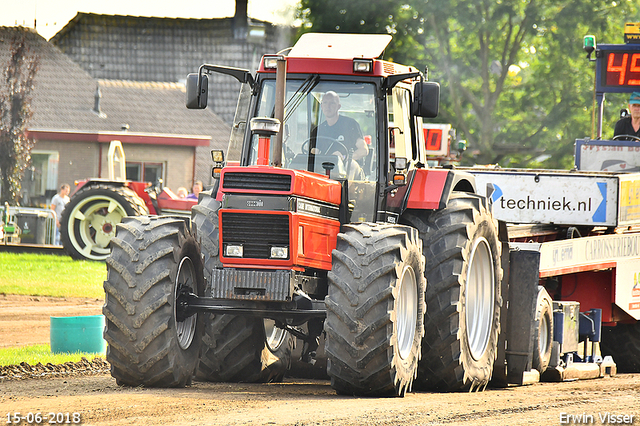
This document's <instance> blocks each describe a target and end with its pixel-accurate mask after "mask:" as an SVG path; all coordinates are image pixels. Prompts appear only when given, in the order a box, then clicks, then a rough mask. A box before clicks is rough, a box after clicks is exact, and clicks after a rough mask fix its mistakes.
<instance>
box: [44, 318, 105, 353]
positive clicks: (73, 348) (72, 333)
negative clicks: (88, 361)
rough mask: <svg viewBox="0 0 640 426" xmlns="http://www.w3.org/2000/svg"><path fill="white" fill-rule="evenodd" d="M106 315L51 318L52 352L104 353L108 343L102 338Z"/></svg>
mask: <svg viewBox="0 0 640 426" xmlns="http://www.w3.org/2000/svg"><path fill="white" fill-rule="evenodd" d="M103 330H104V315H88V316H79V317H51V330H50V341H51V352H53V353H54V354H58V353H74V352H89V353H104V352H106V350H107V342H106V341H105V340H104V338H103V337H102V332H103Z"/></svg>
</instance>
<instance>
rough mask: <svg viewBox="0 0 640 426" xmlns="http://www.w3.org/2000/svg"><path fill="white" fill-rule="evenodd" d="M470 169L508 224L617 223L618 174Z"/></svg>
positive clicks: (500, 218)
mask: <svg viewBox="0 0 640 426" xmlns="http://www.w3.org/2000/svg"><path fill="white" fill-rule="evenodd" d="M471 172H472V173H473V174H474V175H475V177H476V187H477V190H478V192H479V193H480V194H482V195H485V196H488V195H490V197H491V200H492V201H493V213H494V215H495V216H496V217H497V218H498V219H499V220H502V221H505V222H508V223H546V224H551V223H553V224H557V225H593V226H616V216H617V213H618V211H617V198H618V180H617V177H615V176H606V175H577V174H569V173H564V174H553V173H545V172H540V173H537V172H525V171H484V170H473V171H471ZM488 185H489V186H488ZM492 190H493V192H492V193H491V194H488V192H491V191H492Z"/></svg>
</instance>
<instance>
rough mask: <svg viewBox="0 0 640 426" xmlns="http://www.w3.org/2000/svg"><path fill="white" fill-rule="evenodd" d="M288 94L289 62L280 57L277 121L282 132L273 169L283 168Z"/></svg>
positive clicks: (278, 63)
mask: <svg viewBox="0 0 640 426" xmlns="http://www.w3.org/2000/svg"><path fill="white" fill-rule="evenodd" d="M286 93H287V60H286V59H285V57H284V56H279V57H278V61H277V63H276V99H275V101H276V104H275V119H276V120H278V121H279V122H280V123H281V126H280V131H279V132H278V133H277V134H276V140H275V143H274V145H273V150H272V151H271V152H272V153H273V157H272V159H271V165H272V166H273V167H282V135H283V133H284V132H283V129H282V125H284V101H285V94H286Z"/></svg>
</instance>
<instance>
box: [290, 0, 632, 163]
mask: <svg viewBox="0 0 640 426" xmlns="http://www.w3.org/2000/svg"><path fill="white" fill-rule="evenodd" d="M344 3H347V2H344ZM354 3H358V8H357V9H355V10H353V8H351V9H344V8H343V9H338V10H330V9H328V8H325V7H323V5H324V2H323V1H322V0H302V8H301V10H302V11H303V12H304V13H301V14H300V17H301V18H302V20H303V26H302V31H331V32H335V31H340V32H365V30H366V29H365V26H364V25H362V24H361V23H359V22H358V20H357V19H355V18H354V17H352V18H350V19H347V18H346V17H342V16H341V13H343V12H344V14H347V13H353V14H355V15H357V14H365V15H368V14H369V12H368V11H369V10H376V14H377V16H378V17H379V18H378V21H379V22H384V23H385V25H384V30H385V31H387V32H388V33H391V34H393V35H394V40H393V42H392V45H391V46H390V48H389V49H388V50H387V52H386V54H385V56H386V58H388V59H392V60H395V61H397V62H401V63H406V64H409V65H419V64H424V65H428V67H429V70H430V79H431V80H435V81H438V82H440V84H441V85H442V102H441V115H440V117H439V118H438V121H440V122H442V121H445V122H449V123H451V124H452V125H453V126H454V127H455V128H457V129H458V132H459V135H460V136H461V137H462V138H465V139H467V140H468V142H469V148H470V149H469V151H468V152H467V153H466V154H465V157H466V161H467V162H470V163H482V164H486V163H498V162H499V163H501V165H503V166H507V165H508V166H542V165H544V166H546V167H571V165H572V154H573V144H574V140H575V139H576V138H581V137H587V136H590V135H591V125H590V124H589V120H590V119H591V114H590V108H591V105H592V97H593V75H594V69H593V65H592V64H590V63H589V62H588V61H587V60H586V59H585V56H586V55H585V54H584V53H583V52H582V50H581V43H582V37H583V36H584V35H586V34H596V35H597V36H598V38H599V39H600V40H604V41H606V42H608V43H615V42H619V41H614V39H615V40H620V38H621V37H622V34H623V31H622V27H623V25H624V22H629V21H634V16H635V20H640V16H639V15H638V14H639V9H638V6H637V5H636V4H635V3H634V2H631V1H627V0H623V1H621V2H613V1H611V0H524V1H522V0H476V1H468V0H467V1H465V0H429V1H424V0H407V1H406V3H404V4H399V5H397V6H394V5H393V4H389V3H388V2H386V1H382V2H381V1H376V0H372V1H371V2H369V3H370V4H372V6H370V7H369V6H367V4H369V3H367V2H361V1H357V2H354ZM348 4H351V2H348ZM380 7H388V9H386V13H385V12H381V11H380V10H379V8H380ZM316 15H321V16H322V18H321V19H320V18H319V17H318V16H316ZM331 15H333V18H332V17H331ZM332 22H340V23H341V25H340V26H339V29H337V30H336V29H335V28H333V29H332V28H331V27H330V26H329V25H327V23H332ZM346 23H351V26H350V27H348V28H347V27H345V25H346ZM376 32H380V31H376ZM542 158H547V160H546V161H545V162H544V163H542V161H541V160H542Z"/></svg>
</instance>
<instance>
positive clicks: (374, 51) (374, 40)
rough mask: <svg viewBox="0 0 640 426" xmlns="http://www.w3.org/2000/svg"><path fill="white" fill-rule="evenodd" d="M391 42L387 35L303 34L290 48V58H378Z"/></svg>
mask: <svg viewBox="0 0 640 426" xmlns="http://www.w3.org/2000/svg"><path fill="white" fill-rule="evenodd" d="M390 42H391V36H390V35H388V34H340V33H338V34H330V33H306V34H303V35H302V36H301V37H300V39H298V41H297V42H296V44H295V45H294V46H293V47H292V48H291V51H290V52H289V54H288V55H287V56H289V57H290V58H292V57H293V58H305V57H312V58H333V59H353V58H372V59H373V58H378V57H380V56H381V55H382V53H383V52H384V49H386V48H387V46H388V45H389V43H390Z"/></svg>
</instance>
